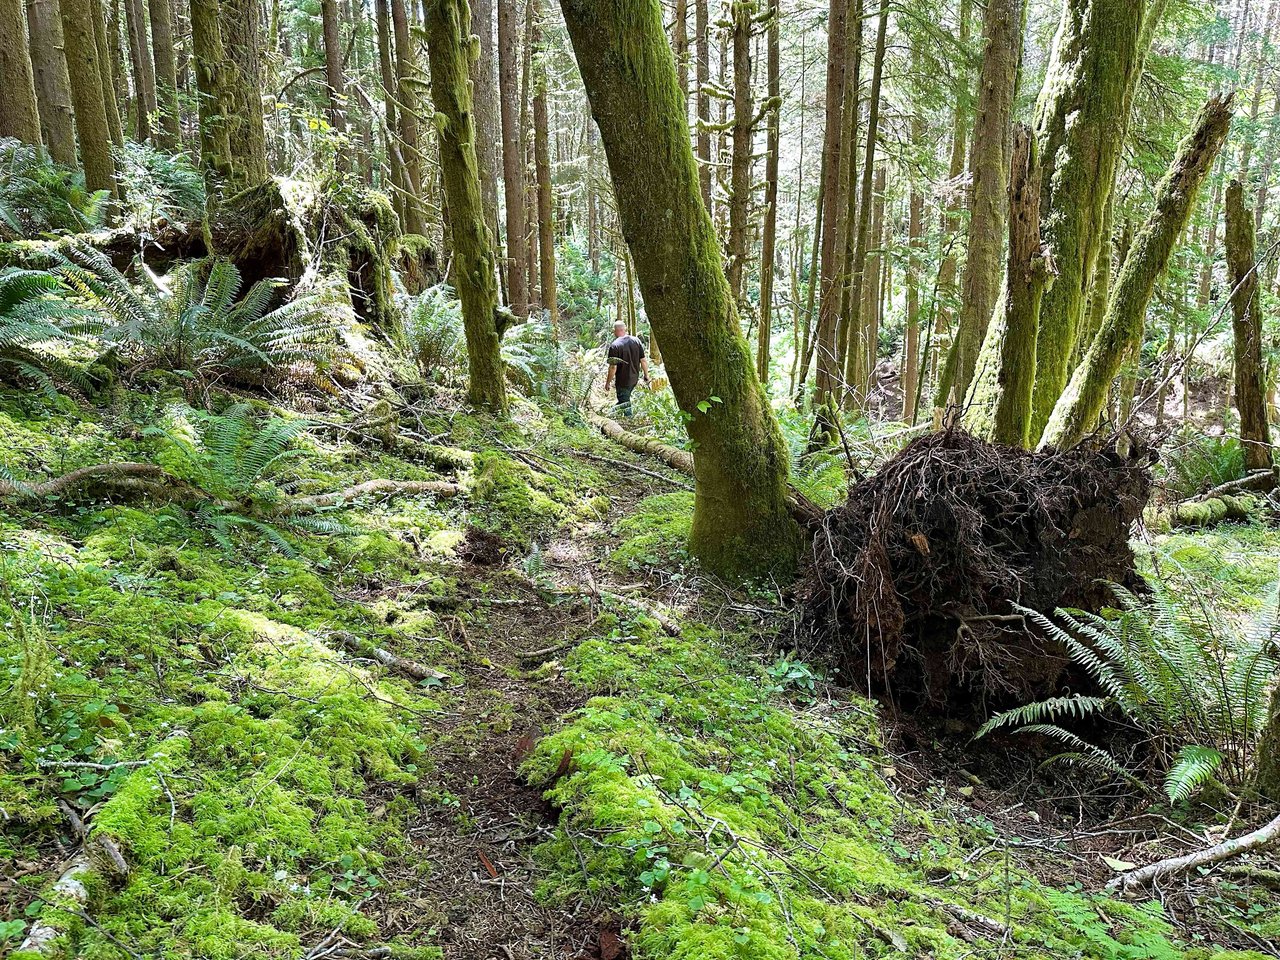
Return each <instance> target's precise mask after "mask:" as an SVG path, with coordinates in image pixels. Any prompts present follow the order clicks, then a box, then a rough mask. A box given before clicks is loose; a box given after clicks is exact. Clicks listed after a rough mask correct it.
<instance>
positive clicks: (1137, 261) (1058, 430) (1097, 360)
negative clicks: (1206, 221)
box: [1033, 97, 1231, 449]
mask: <svg viewBox="0 0 1280 960" xmlns="http://www.w3.org/2000/svg"><path fill="white" fill-rule="evenodd" d="M1230 125H1231V100H1230V98H1227V99H1226V100H1222V99H1219V98H1217V97H1215V98H1213V99H1212V100H1210V101H1209V103H1208V104H1206V105H1205V107H1204V109H1203V110H1202V111H1201V112H1200V117H1199V119H1198V120H1197V122H1196V128H1195V130H1194V131H1193V132H1192V134H1191V135H1190V136H1189V137H1188V138H1187V139H1186V140H1184V141H1183V142H1182V145H1181V146H1180V147H1179V148H1178V155H1177V157H1176V158H1175V160H1174V162H1173V167H1172V168H1171V169H1170V170H1169V172H1168V173H1167V174H1166V175H1165V177H1164V179H1163V180H1162V181H1161V182H1160V186H1159V187H1158V188H1157V190H1156V205H1155V209H1154V210H1153V211H1152V213H1151V216H1150V217H1149V218H1148V219H1147V223H1146V225H1145V226H1144V227H1143V228H1142V232H1141V233H1140V234H1139V235H1138V238H1137V240H1136V241H1134V247H1133V250H1132V251H1131V252H1130V253H1129V256H1128V258H1127V259H1126V260H1125V265H1124V269H1123V270H1122V271H1121V273H1120V279H1119V281H1118V282H1117V284H1116V291H1115V296H1114V297H1113V298H1112V300H1111V303H1110V305H1109V306H1108V308H1107V316H1106V319H1105V320H1104V321H1103V324H1102V329H1101V330H1099V331H1098V335H1097V337H1096V338H1095V339H1094V342H1093V344H1092V345H1091V346H1090V347H1089V352H1088V353H1086V354H1085V358H1084V361H1083V362H1082V363H1081V364H1080V366H1079V367H1078V368H1077V369H1076V372H1075V374H1074V375H1073V376H1072V378H1071V383H1070V384H1069V385H1068V387H1067V389H1066V391H1065V392H1064V393H1063V394H1062V396H1061V397H1060V398H1059V400H1058V403H1057V406H1055V407H1054V410H1053V416H1052V417H1051V418H1050V420H1049V423H1048V425H1047V426H1046V428H1045V431H1044V435H1043V437H1041V440H1040V446H1041V447H1042V448H1045V447H1056V448H1058V449H1065V448H1067V447H1072V446H1075V445H1076V444H1077V443H1079V442H1080V441H1081V440H1082V439H1084V437H1085V436H1086V435H1088V433H1089V432H1090V431H1092V430H1093V429H1094V427H1095V426H1096V425H1097V423H1098V415H1099V414H1100V413H1101V412H1102V408H1103V405H1104V404H1105V403H1106V398H1107V389H1108V388H1109V387H1110V385H1111V381H1112V380H1113V379H1114V378H1115V376H1116V374H1117V373H1118V372H1119V370H1120V367H1121V365H1122V364H1123V363H1124V359H1125V357H1126V356H1127V355H1128V353H1129V351H1130V350H1131V349H1132V347H1133V345H1134V342H1135V340H1136V338H1137V336H1138V335H1140V334H1141V332H1142V324H1143V319H1144V317H1145V316H1146V311H1147V305H1148V304H1149V303H1150V301H1151V293H1152V291H1153V290H1154V289H1155V285H1156V281H1157V280H1159V279H1160V276H1161V275H1162V274H1163V273H1164V269H1165V267H1166V265H1167V264H1168V262H1169V257H1170V255H1171V254H1172V252H1173V246H1174V243H1175V242H1176V241H1177V239H1178V236H1179V234H1181V233H1182V230H1183V227H1185V226H1186V223H1187V217H1188V216H1190V213H1191V205H1192V204H1193V203H1194V201H1195V197H1196V194H1197V192H1198V191H1199V189H1200V185H1201V183H1203V182H1204V178H1205V176H1206V175H1207V174H1208V172H1209V170H1210V168H1211V167H1212V166H1213V162H1214V159H1215V158H1216V157H1217V155H1218V152H1219V150H1221V148H1222V144H1223V141H1225V140H1226V136H1227V131H1228V129H1229V127H1230ZM1045 183H1046V184H1047V183H1048V180H1047V178H1046V180H1045ZM1054 254H1055V257H1056V255H1057V254H1056V251H1054ZM1046 301H1047V298H1046ZM1041 329H1042V330H1043V323H1042V324H1041ZM1038 348H1039V344H1037V349H1038ZM1037 368H1038V369H1037V376H1038V373H1039V369H1042V368H1041V367H1040V364H1039V362H1038V360H1037ZM1033 433H1034V424H1033Z"/></svg>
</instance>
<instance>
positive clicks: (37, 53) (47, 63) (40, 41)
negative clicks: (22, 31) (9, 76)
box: [27, 0, 76, 169]
mask: <svg viewBox="0 0 1280 960" xmlns="http://www.w3.org/2000/svg"><path fill="white" fill-rule="evenodd" d="M27 37H28V38H29V39H30V41H31V69H32V76H33V78H34V80H35V90H36V107H37V108H38V109H39V112H40V135H41V138H42V139H43V140H44V145H45V148H46V149H47V150H48V151H49V156H51V157H52V158H53V159H54V161H55V162H57V163H60V164H62V165H63V166H64V167H67V168H68V169H74V167H75V165H76V132H75V120H74V119H73V116H72V113H71V81H70V80H69V79H68V78H67V60H66V57H65V56H63V53H62V50H63V41H62V18H61V17H60V16H59V15H58V2H57V0H27Z"/></svg>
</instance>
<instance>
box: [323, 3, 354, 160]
mask: <svg viewBox="0 0 1280 960" xmlns="http://www.w3.org/2000/svg"><path fill="white" fill-rule="evenodd" d="M320 24H321V30H322V32H323V35H324V80H325V88H326V89H325V93H326V97H325V113H326V115H327V116H328V118H329V126H330V127H331V128H332V129H333V132H334V134H335V135H336V137H337V138H338V141H339V145H338V147H337V149H336V151H335V155H334V163H335V166H336V167H337V169H338V171H339V172H344V171H346V170H347V169H348V168H349V167H350V164H351V158H350V155H349V152H348V150H347V147H346V146H345V144H344V143H343V141H345V139H346V132H347V117H346V111H345V109H344V108H343V100H344V99H345V98H346V85H345V83H344V82H343V79H342V31H341V30H339V28H338V0H320Z"/></svg>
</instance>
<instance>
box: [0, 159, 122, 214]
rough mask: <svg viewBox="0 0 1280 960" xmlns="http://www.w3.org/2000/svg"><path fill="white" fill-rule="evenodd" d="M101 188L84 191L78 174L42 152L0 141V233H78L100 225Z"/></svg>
mask: <svg viewBox="0 0 1280 960" xmlns="http://www.w3.org/2000/svg"><path fill="white" fill-rule="evenodd" d="M107 196H108V195H107V192H106V191H105V190H100V191H97V192H96V193H93V192H90V191H89V190H87V189H85V185H84V175H83V174H81V173H78V172H76V171H74V170H68V169H66V168H65V167H60V166H58V165H57V164H56V163H54V162H53V161H52V160H50V159H49V158H48V157H47V156H46V155H45V154H44V153H43V152H42V151H39V150H37V149H36V148H35V147H33V146H31V145H29V144H25V143H21V142H20V141H18V140H14V139H10V138H6V139H2V140H0V237H3V236H4V235H5V234H8V235H10V237H12V238H18V237H33V236H37V235H40V234H51V233H81V232H83V231H85V230H91V229H93V228H94V227H97V226H100V225H101V224H102V221H103V218H104V216H105V214H106V209H107Z"/></svg>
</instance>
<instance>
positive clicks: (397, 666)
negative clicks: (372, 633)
mask: <svg viewBox="0 0 1280 960" xmlns="http://www.w3.org/2000/svg"><path fill="white" fill-rule="evenodd" d="M329 639H330V640H332V641H334V642H335V643H337V644H338V646H340V647H342V648H343V649H344V650H347V651H349V652H351V653H354V654H356V655H358V656H362V657H370V658H372V659H374V660H377V661H378V662H379V663H380V664H382V665H383V666H384V667H386V668H387V669H389V670H394V671H395V672H396V673H402V674H404V675H405V676H407V677H411V678H413V679H414V680H431V679H434V680H443V679H444V678H445V677H446V676H448V674H445V673H441V672H440V671H439V670H434V669H432V668H431V667H428V666H427V665H426V664H423V663H419V662H418V661H417V660H409V659H406V658H405V657H400V656H397V655H396V654H394V653H392V652H391V651H390V650H384V649H383V648H382V647H379V646H377V645H376V644H374V643H372V642H370V641H368V640H362V639H360V638H359V637H357V636H356V635H355V634H354V633H347V632H346V631H344V630H339V631H336V632H334V633H331V634H329Z"/></svg>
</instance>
